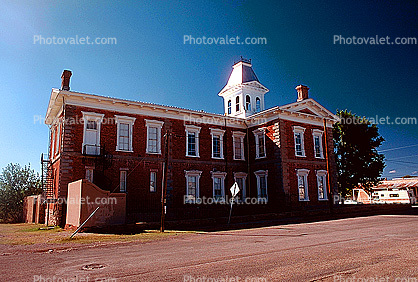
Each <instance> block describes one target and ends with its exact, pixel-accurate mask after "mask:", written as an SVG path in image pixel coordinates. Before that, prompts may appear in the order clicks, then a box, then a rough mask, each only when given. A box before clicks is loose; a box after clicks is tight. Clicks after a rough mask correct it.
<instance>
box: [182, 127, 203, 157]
mask: <svg viewBox="0 0 418 282" xmlns="http://www.w3.org/2000/svg"><path fill="white" fill-rule="evenodd" d="M185 128H186V156H187V157H199V133H200V127H198V126H195V125H185Z"/></svg>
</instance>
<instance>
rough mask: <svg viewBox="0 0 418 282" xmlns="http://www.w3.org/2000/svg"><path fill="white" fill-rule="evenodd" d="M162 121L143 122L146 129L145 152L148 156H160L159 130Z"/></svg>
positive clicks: (162, 123)
mask: <svg viewBox="0 0 418 282" xmlns="http://www.w3.org/2000/svg"><path fill="white" fill-rule="evenodd" d="M163 125H164V122H163V121H159V120H148V119H146V120H145V126H146V127H147V150H146V152H147V153H148V154H161V129H162V127H163Z"/></svg>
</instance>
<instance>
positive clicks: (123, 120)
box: [115, 115, 136, 153]
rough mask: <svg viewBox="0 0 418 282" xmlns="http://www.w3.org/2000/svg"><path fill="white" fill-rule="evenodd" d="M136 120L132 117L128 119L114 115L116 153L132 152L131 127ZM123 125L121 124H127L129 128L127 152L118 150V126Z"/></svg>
mask: <svg viewBox="0 0 418 282" xmlns="http://www.w3.org/2000/svg"><path fill="white" fill-rule="evenodd" d="M135 120H136V118H134V117H128V116H119V115H115V122H116V124H117V128H116V151H118V152H131V153H132V152H133V148H132V138H133V125H134V123H135ZM121 123H123V124H128V126H129V143H128V150H122V149H119V133H120V130H119V125H120V124H121Z"/></svg>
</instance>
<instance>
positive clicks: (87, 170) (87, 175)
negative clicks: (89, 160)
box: [85, 166, 94, 183]
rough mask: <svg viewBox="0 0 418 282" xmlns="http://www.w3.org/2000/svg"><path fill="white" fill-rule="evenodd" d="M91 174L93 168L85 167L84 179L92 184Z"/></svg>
mask: <svg viewBox="0 0 418 282" xmlns="http://www.w3.org/2000/svg"><path fill="white" fill-rule="evenodd" d="M93 174H94V167H90V166H87V167H86V177H85V179H87V180H88V181H90V182H91V183H93Z"/></svg>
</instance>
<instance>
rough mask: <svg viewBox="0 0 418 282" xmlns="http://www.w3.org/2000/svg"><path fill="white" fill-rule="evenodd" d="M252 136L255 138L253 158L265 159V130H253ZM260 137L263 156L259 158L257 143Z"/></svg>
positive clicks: (258, 145) (263, 128)
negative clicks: (261, 138)
mask: <svg viewBox="0 0 418 282" xmlns="http://www.w3.org/2000/svg"><path fill="white" fill-rule="evenodd" d="M253 134H254V137H255V158H256V159H263V158H266V157H267V152H266V128H265V127H262V128H257V129H256V130H253ZM260 136H262V137H263V149H264V156H260V144H259V143H260V142H259V137H260Z"/></svg>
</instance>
